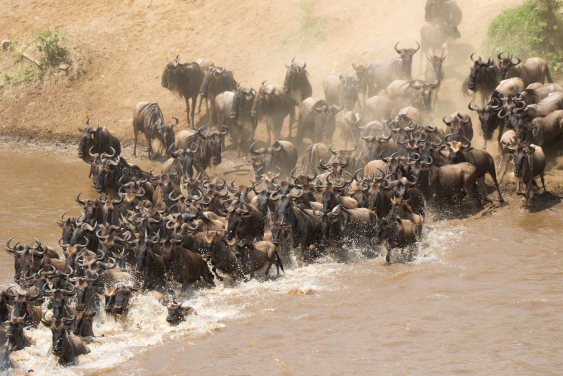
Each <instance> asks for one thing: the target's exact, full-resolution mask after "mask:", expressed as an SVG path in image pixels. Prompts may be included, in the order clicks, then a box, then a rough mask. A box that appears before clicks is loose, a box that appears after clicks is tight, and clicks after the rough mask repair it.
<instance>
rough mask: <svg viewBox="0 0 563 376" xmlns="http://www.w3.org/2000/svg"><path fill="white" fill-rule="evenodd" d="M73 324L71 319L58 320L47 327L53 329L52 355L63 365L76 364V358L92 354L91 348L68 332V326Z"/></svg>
mask: <svg viewBox="0 0 563 376" xmlns="http://www.w3.org/2000/svg"><path fill="white" fill-rule="evenodd" d="M71 323H72V320H70V319H62V320H59V319H57V320H55V322H54V323H52V324H51V323H50V322H49V324H48V325H47V326H50V327H51V332H52V335H53V337H52V340H53V345H52V346H51V353H52V354H53V355H55V356H56V357H57V358H58V361H59V364H61V365H70V364H76V357H78V356H80V355H84V354H89V353H90V348H89V347H88V346H86V345H85V344H84V343H83V342H82V340H81V339H80V338H78V337H75V336H73V335H71V334H70V332H69V331H68V330H67V328H66V325H70V324H71Z"/></svg>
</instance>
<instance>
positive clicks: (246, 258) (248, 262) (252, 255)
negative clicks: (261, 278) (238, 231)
mask: <svg viewBox="0 0 563 376" xmlns="http://www.w3.org/2000/svg"><path fill="white" fill-rule="evenodd" d="M235 246H236V247H237V248H238V251H239V253H240V254H241V260H240V261H241V263H242V267H243V268H244V271H245V273H247V274H250V279H252V278H254V272H256V271H258V270H261V269H262V268H264V266H266V264H268V267H267V268H266V271H265V272H264V274H266V275H268V272H269V271H270V268H271V267H272V264H274V263H275V264H276V270H277V273H278V275H279V274H280V268H281V270H282V272H283V264H282V261H281V259H280V255H279V254H278V251H277V250H276V246H275V245H274V244H273V243H270V242H268V241H259V242H257V243H247V244H244V245H240V244H237V245H235Z"/></svg>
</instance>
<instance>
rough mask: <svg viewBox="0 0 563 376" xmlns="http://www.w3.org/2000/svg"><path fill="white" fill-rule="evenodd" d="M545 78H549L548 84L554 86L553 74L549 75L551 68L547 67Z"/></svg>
mask: <svg viewBox="0 0 563 376" xmlns="http://www.w3.org/2000/svg"><path fill="white" fill-rule="evenodd" d="M545 76H546V77H547V82H549V83H550V84H552V83H553V79H552V78H551V74H550V73H549V67H545Z"/></svg>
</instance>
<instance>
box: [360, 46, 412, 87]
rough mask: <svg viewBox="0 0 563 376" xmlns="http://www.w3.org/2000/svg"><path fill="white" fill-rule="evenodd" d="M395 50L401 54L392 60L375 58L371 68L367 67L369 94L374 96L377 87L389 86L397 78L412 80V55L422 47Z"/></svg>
mask: <svg viewBox="0 0 563 376" xmlns="http://www.w3.org/2000/svg"><path fill="white" fill-rule="evenodd" d="M398 44H399V43H398V42H397V44H396V45H395V51H396V52H397V53H398V54H399V55H400V57H396V58H394V59H393V60H391V61H387V60H375V61H373V62H372V63H371V64H370V67H369V69H366V78H367V82H368V89H369V94H368V96H370V97H372V96H374V95H376V94H377V93H376V91H375V90H376V87H377V88H378V89H379V90H381V89H384V88H386V87H387V86H389V84H390V83H391V82H393V81H395V80H410V79H411V78H412V57H413V55H414V54H415V53H416V52H417V51H418V50H419V49H420V44H418V42H416V44H418V48H416V49H414V48H401V49H400V50H398V49H397V45H398Z"/></svg>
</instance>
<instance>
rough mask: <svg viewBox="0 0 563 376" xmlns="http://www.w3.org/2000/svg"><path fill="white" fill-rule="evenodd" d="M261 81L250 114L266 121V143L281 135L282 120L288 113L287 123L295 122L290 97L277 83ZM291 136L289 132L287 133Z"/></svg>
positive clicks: (293, 106) (293, 105)
mask: <svg viewBox="0 0 563 376" xmlns="http://www.w3.org/2000/svg"><path fill="white" fill-rule="evenodd" d="M265 83H266V81H264V82H262V85H260V89H259V90H258V92H257V95H256V98H254V103H253V104H252V112H251V116H252V117H253V118H258V119H259V120H261V121H264V122H265V123H266V129H267V131H268V144H270V143H271V142H272V137H273V138H274V139H279V138H280V136H281V128H282V125H283V120H284V119H285V118H286V117H287V115H288V114H289V124H293V123H295V104H294V103H293V100H292V99H291V97H290V96H289V95H288V94H286V93H285V92H284V91H283V89H282V88H281V87H280V86H278V85H268V86H265V85H264V84H265ZM289 137H291V134H290V135H289Z"/></svg>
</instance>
